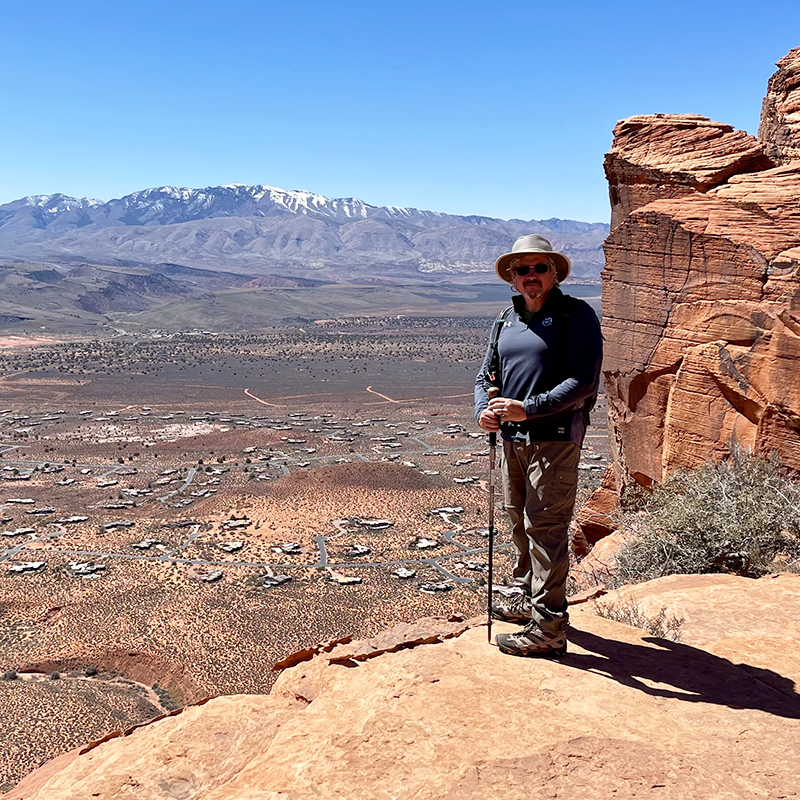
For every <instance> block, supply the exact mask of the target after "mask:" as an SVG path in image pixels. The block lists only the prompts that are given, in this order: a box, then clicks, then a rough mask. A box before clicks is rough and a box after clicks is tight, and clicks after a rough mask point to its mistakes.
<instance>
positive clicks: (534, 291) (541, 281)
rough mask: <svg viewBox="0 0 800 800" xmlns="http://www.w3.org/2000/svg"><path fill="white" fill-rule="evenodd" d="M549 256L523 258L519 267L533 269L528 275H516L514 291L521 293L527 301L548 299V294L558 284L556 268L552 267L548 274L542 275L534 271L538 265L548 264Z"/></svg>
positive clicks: (535, 255)
mask: <svg viewBox="0 0 800 800" xmlns="http://www.w3.org/2000/svg"><path fill="white" fill-rule="evenodd" d="M547 263H548V260H547V256H544V255H538V254H535V253H534V254H529V255H526V256H522V258H521V259H520V262H519V264H518V265H517V266H520V267H531V269H530V271H529V272H528V274H527V275H517V273H516V271H514V272H513V274H514V283H513V286H514V289H515V290H516V291H517V292H519V293H520V294H521V295H522V296H523V297H524V298H525V300H534V301H535V300H539V299H541V298H543V297H547V294H548V292H549V291H550V290H551V289H552V288H553V286H554V285H555V282H556V270H555V267H550V268H549V269H548V270H547V272H545V273H543V274H542V275H540V274H539V273H538V272H535V271H534V270H533V267H535V266H536V265H537V264H547Z"/></svg>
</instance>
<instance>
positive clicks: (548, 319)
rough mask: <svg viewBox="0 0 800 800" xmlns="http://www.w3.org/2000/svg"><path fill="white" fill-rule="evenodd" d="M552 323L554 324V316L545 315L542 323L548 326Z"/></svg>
mask: <svg viewBox="0 0 800 800" xmlns="http://www.w3.org/2000/svg"><path fill="white" fill-rule="evenodd" d="M552 324H553V318H552V317H545V318H544V319H543V320H542V325H544V326H545V327H546V328H547V327H549V326H550V325H552Z"/></svg>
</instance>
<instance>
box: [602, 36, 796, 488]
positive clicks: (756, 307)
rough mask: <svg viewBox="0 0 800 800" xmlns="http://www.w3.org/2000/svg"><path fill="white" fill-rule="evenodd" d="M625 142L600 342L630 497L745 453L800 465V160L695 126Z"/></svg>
mask: <svg viewBox="0 0 800 800" xmlns="http://www.w3.org/2000/svg"><path fill="white" fill-rule="evenodd" d="M797 52H798V51H793V53H797ZM791 55H792V54H790V56H791ZM789 58H790V57H789V56H787V59H789ZM783 61H786V59H784V60H783ZM781 63H783V62H781ZM792 63H794V61H792ZM782 69H783V70H785V69H786V67H785V66H784V67H782ZM791 124H793V123H791ZM791 124H790V122H786V123H785V124H784V127H783V128H782V129H781V130H782V131H783V134H781V133H780V131H779V130H778V129H777V128H774V129H772V137H773V140H774V141H778V140H780V141H787V140H788V139H790V138H791V135H792V132H791V130H789V129H790V127H791ZM614 134H615V139H614V145H613V147H612V149H611V151H610V152H609V154H608V155H607V157H606V162H605V167H606V175H607V177H608V181H609V186H610V192H611V202H612V209H613V211H612V213H613V223H614V224H613V226H612V231H611V234H610V235H609V237H608V239H607V241H606V244H605V252H606V269H605V271H604V273H603V281H604V283H603V333H604V335H605V338H606V359H605V364H604V371H605V372H604V374H605V381H606V387H607V394H608V398H609V417H610V422H611V428H612V447H613V449H614V455H615V464H616V466H617V478H618V482H619V484H620V486H621V487H622V486H625V485H627V484H629V483H631V482H632V481H636V482H638V483H641V484H645V485H646V484H649V483H651V482H652V481H659V480H662V479H663V478H664V477H665V476H666V475H667V474H669V473H670V472H672V471H674V470H675V469H676V468H679V467H693V466H697V465H699V464H701V463H702V462H703V461H705V460H706V459H707V458H709V457H712V458H714V457H721V456H722V455H723V454H724V453H725V452H726V450H727V448H728V447H729V446H730V445H731V443H734V442H739V443H742V444H744V445H746V446H747V447H750V448H752V449H754V450H755V451H757V452H761V453H765V454H767V453H771V452H772V451H777V452H778V453H779V455H780V457H781V459H782V460H783V462H784V463H785V464H786V465H788V466H790V467H792V468H794V469H798V470H800V379H798V364H800V269H799V267H800V161H790V162H789V163H785V164H781V165H779V166H776V165H775V164H774V161H773V160H772V159H771V158H770V157H769V155H768V154H767V147H766V146H765V144H764V143H761V142H759V141H757V140H756V139H754V138H753V137H752V136H748V135H746V134H744V133H742V132H740V131H733V130H732V129H730V128H729V127H728V126H724V125H720V124H719V123H715V122H712V121H711V120H708V119H706V118H704V117H698V116H694V115H677V116H676V115H656V116H651V117H633V118H631V119H629V120H624V121H623V122H621V123H619V124H618V125H617V127H616V128H615V131H614ZM779 134H780V135H779ZM784 134H785V135H784ZM772 150H774V148H772ZM784 152H789V151H788V150H786V149H784Z"/></svg>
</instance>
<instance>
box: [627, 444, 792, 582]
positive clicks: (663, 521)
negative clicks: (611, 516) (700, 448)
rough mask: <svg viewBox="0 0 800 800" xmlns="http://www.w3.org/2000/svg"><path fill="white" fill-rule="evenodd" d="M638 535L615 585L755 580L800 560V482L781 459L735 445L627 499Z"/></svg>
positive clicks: (632, 527) (630, 525) (629, 546)
mask: <svg viewBox="0 0 800 800" xmlns="http://www.w3.org/2000/svg"><path fill="white" fill-rule="evenodd" d="M623 509H624V511H623V514H622V520H621V522H622V524H623V526H624V527H626V528H627V529H629V530H630V531H632V532H633V534H634V535H633V537H632V539H631V541H630V542H629V543H628V544H627V545H626V546H625V547H624V548H623V549H622V550H621V552H620V553H619V555H618V557H617V583H618V584H625V583H639V582H641V581H646V580H651V579H652V578H659V577H661V576H663V575H674V574H688V573H710V572H727V573H733V574H736V575H743V576H748V577H757V576H759V575H764V574H766V573H768V572H774V571H777V569H778V565H777V564H776V559H778V560H779V561H780V560H781V559H782V562H783V563H782V566H781V567H780V568H783V569H785V568H786V565H787V564H790V563H791V561H792V560H795V561H796V560H797V558H798V557H799V556H800V484H798V483H797V482H796V481H794V480H792V479H791V478H789V477H787V476H786V475H784V474H783V473H782V472H781V468H780V463H779V462H778V460H777V459H775V458H770V459H766V458H763V457H760V456H753V455H751V454H750V453H748V452H747V451H745V450H744V449H742V448H733V449H732V450H731V452H730V455H729V456H728V457H727V458H726V459H725V460H723V461H722V462H721V463H718V464H714V463H707V464H705V465H704V466H702V467H700V468H698V469H695V470H682V471H679V472H676V473H674V474H673V475H671V476H670V477H669V478H668V479H667V480H666V481H664V482H663V483H661V484H656V485H655V486H653V487H652V489H651V490H649V491H645V490H638V491H636V492H633V493H631V494H629V495H627V496H626V497H625V498H624V500H623Z"/></svg>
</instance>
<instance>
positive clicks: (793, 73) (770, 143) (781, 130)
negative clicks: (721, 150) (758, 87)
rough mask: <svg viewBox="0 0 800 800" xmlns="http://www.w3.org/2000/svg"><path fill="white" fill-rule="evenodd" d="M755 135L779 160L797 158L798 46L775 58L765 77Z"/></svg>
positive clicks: (799, 109)
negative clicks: (773, 67)
mask: <svg viewBox="0 0 800 800" xmlns="http://www.w3.org/2000/svg"><path fill="white" fill-rule="evenodd" d="M758 138H759V139H761V141H762V142H764V144H765V145H766V149H767V153H768V154H769V156H770V158H772V159H774V160H775V161H777V162H778V163H780V164H785V163H788V162H789V161H795V160H797V159H798V158H800V47H795V49H794V50H792V51H791V52H790V53H788V54H787V55H785V56H784V57H783V58H782V59H781V60H780V61H779V62H778V71H777V72H776V73H775V74H774V75H773V76H772V77H771V78H770V80H769V84H768V86H767V96H766V97H765V98H764V103H763V105H762V106H761V125H760V126H759V128H758Z"/></svg>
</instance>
